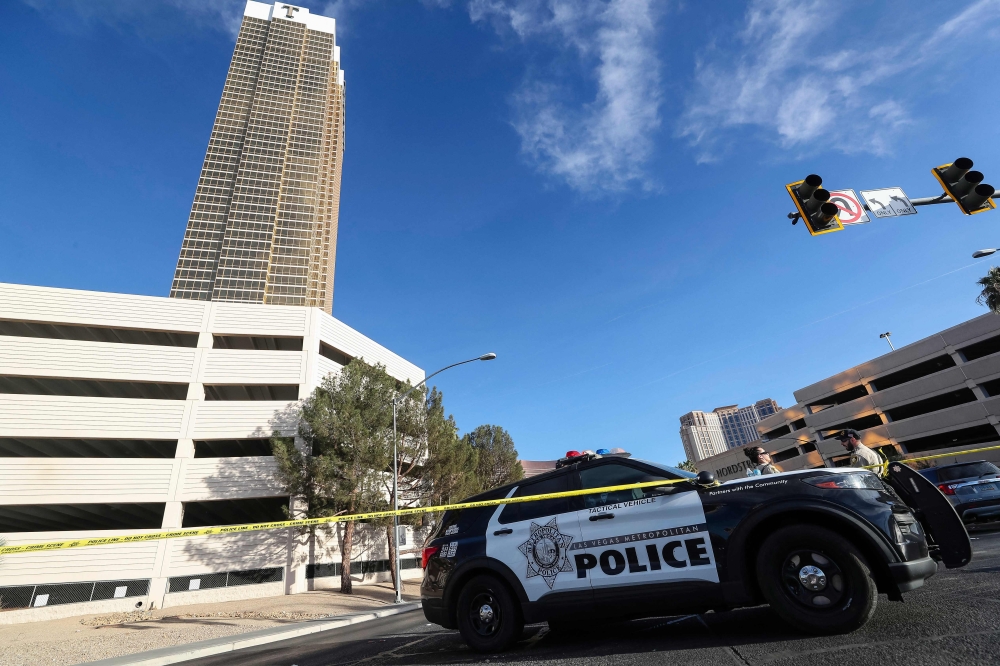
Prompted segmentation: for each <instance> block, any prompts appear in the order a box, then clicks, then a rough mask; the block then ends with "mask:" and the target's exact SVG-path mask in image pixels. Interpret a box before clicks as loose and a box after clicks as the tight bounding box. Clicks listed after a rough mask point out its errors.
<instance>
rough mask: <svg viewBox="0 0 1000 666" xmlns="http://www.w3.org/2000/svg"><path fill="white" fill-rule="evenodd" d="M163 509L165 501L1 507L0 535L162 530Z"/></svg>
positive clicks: (8, 505)
mask: <svg viewBox="0 0 1000 666" xmlns="http://www.w3.org/2000/svg"><path fill="white" fill-rule="evenodd" d="M164 507H165V504H163V503H162V502H148V503H130V504H96V503H95V504H7V505H0V534H2V533H5V532H69V531H73V532H76V531H80V532H90V531H95V530H145V529H160V526H161V525H162V524H163V509H164Z"/></svg>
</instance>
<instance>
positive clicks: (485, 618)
mask: <svg viewBox="0 0 1000 666" xmlns="http://www.w3.org/2000/svg"><path fill="white" fill-rule="evenodd" d="M502 620H503V617H502V615H501V613H500V604H499V603H497V599H496V597H495V596H494V595H493V593H492V592H490V591H489V590H485V591H483V592H480V593H478V594H477V595H476V596H474V597H473V598H472V603H471V604H470V605H469V621H470V624H472V628H473V629H474V630H475V632H476V633H477V634H479V635H480V636H483V637H484V638H486V637H490V636H493V635H495V634H496V633H497V631H499V630H500V623H501V621H502Z"/></svg>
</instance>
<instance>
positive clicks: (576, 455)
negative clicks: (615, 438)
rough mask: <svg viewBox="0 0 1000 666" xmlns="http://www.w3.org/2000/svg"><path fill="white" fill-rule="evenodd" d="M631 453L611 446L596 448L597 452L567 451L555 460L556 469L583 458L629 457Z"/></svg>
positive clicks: (583, 459) (581, 460)
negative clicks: (608, 447) (609, 447)
mask: <svg viewBox="0 0 1000 666" xmlns="http://www.w3.org/2000/svg"><path fill="white" fill-rule="evenodd" d="M631 457H632V454H631V453H629V452H627V451H626V450H625V449H621V448H617V447H615V448H613V449H597V452H596V453H595V452H593V451H591V450H589V449H588V450H585V451H582V452H581V451H567V452H566V456H565V457H563V458H560V459H559V460H557V461H556V469H559V468H560V467H565V466H566V465H571V464H573V463H578V462H583V461H585V460H594V459H596V458H631Z"/></svg>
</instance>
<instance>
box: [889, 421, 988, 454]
mask: <svg viewBox="0 0 1000 666" xmlns="http://www.w3.org/2000/svg"><path fill="white" fill-rule="evenodd" d="M997 440H1000V435H998V434H997V429H996V428H994V427H993V426H992V425H990V424H989V423H984V424H982V425H977V426H972V427H970V428H960V429H958V430H949V431H948V432H939V433H937V434H934V435H927V436H926V437H916V438H914V439H908V440H906V441H902V442H900V445H902V447H903V450H904V451H906V452H907V453H923V452H924V451H934V450H935V449H949V448H955V447H959V446H972V445H973V444H985V443H986V442H995V441H997Z"/></svg>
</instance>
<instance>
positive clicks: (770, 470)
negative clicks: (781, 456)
mask: <svg viewBox="0 0 1000 666" xmlns="http://www.w3.org/2000/svg"><path fill="white" fill-rule="evenodd" d="M743 455H745V456H746V457H747V459H748V460H749V461H750V463H751V464H752V465H753V466H754V467H753V468H752V469H748V470H747V476H758V475H760V474H779V473H781V472H782V471H783V470H782V469H781V468H780V467H778V466H777V465H775V464H774V463H772V462H771V454H769V453H768V452H767V451H765V450H764V449H763V448H761V447H759V446H744V447H743Z"/></svg>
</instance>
